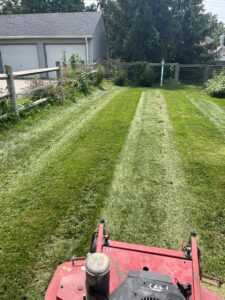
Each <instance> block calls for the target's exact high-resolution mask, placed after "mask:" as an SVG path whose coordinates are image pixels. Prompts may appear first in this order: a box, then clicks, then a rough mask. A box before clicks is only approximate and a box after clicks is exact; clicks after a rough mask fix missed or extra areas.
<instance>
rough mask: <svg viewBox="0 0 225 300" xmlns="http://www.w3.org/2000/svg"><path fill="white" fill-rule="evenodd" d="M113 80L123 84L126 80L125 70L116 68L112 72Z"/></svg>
mask: <svg viewBox="0 0 225 300" xmlns="http://www.w3.org/2000/svg"><path fill="white" fill-rule="evenodd" d="M113 82H114V84H116V85H118V86H124V85H125V84H126V82H127V71H126V70H124V69H119V70H117V71H116V72H115V74H114V78H113Z"/></svg>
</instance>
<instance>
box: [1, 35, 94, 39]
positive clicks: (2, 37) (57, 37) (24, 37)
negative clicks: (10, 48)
mask: <svg viewBox="0 0 225 300" xmlns="http://www.w3.org/2000/svg"><path fill="white" fill-rule="evenodd" d="M91 38H93V36H92V35H81V36H76V35H74V36H73V35H70V36H66V35H62V36H41V35H40V36H0V40H13V39H14V40H19V39H85V40H86V39H91Z"/></svg>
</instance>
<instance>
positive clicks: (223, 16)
mask: <svg viewBox="0 0 225 300" xmlns="http://www.w3.org/2000/svg"><path fill="white" fill-rule="evenodd" d="M84 1H85V4H86V5H90V4H92V3H95V2H96V0H84ZM204 2H205V7H206V10H207V11H209V12H212V13H213V14H215V15H217V16H218V19H219V20H220V21H222V22H224V23H225V0H204Z"/></svg>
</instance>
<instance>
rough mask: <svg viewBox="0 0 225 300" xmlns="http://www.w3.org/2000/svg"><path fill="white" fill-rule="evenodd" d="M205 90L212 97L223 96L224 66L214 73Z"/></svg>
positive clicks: (224, 88)
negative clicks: (220, 70) (219, 71)
mask: <svg viewBox="0 0 225 300" xmlns="http://www.w3.org/2000/svg"><path fill="white" fill-rule="evenodd" d="M206 90H207V92H208V93H209V95H211V96H212V97H217V98H225V68H224V69H223V70H222V72H221V73H219V74H216V73H214V75H213V78H212V79H210V80H208V82H207V88H206Z"/></svg>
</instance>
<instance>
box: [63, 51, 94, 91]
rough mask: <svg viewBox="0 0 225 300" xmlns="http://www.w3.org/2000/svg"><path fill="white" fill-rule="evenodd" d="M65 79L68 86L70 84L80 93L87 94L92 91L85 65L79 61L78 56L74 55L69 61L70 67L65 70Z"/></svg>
mask: <svg viewBox="0 0 225 300" xmlns="http://www.w3.org/2000/svg"><path fill="white" fill-rule="evenodd" d="M63 77H64V79H65V81H66V83H67V86H68V85H69V84H70V85H71V86H73V87H74V88H76V89H77V90H78V91H80V92H82V93H84V94H87V93H88V92H89V89H90V79H89V74H88V72H87V71H86V69H85V65H84V64H83V62H82V61H81V60H80V59H79V57H78V55H75V54H73V55H72V56H71V57H70V59H69V65H67V66H66V67H65V68H64V76H63Z"/></svg>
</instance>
